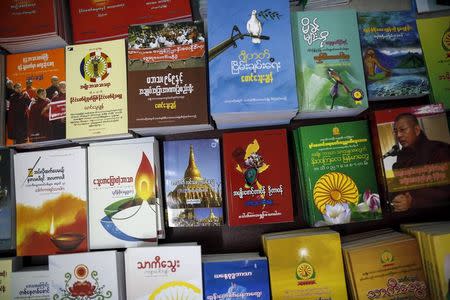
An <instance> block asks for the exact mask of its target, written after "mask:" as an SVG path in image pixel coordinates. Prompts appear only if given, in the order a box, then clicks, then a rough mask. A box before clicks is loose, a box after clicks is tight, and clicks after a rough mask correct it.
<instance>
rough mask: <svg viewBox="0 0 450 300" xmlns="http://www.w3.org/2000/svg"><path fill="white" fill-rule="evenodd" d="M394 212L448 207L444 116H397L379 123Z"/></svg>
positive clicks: (449, 155)
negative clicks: (390, 120)
mask: <svg viewBox="0 0 450 300" xmlns="http://www.w3.org/2000/svg"><path fill="white" fill-rule="evenodd" d="M377 126H378V133H379V138H380V146H381V150H382V154H383V158H382V159H383V166H384V172H385V176H386V182H387V186H388V190H389V199H388V203H389V204H390V206H391V208H392V210H393V211H394V212H407V211H410V210H417V209H421V208H425V207H443V206H447V205H450V174H449V173H450V172H449V166H450V144H449V143H450V135H449V132H448V127H447V120H446V116H445V113H441V114H434V115H433V114H428V115H426V114H424V115H417V116H416V115H414V114H412V113H409V112H404V113H400V114H398V115H397V116H396V117H395V119H394V121H393V122H389V123H384V124H378V125H377Z"/></svg>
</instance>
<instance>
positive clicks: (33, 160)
mask: <svg viewBox="0 0 450 300" xmlns="http://www.w3.org/2000/svg"><path fill="white" fill-rule="evenodd" d="M14 166H15V168H14V180H15V191H16V233H17V235H16V249H17V255H18V256H33V255H49V254H58V253H67V252H80V251H87V203H86V198H87V188H86V179H87V178H86V177H87V170H86V150H84V149H81V148H66V149H60V150H48V151H35V152H25V153H19V154H16V155H14Z"/></svg>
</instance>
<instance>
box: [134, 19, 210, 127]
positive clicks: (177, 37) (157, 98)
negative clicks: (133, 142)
mask: <svg viewBox="0 0 450 300" xmlns="http://www.w3.org/2000/svg"><path fill="white" fill-rule="evenodd" d="M205 50H206V41H205V32H204V29H203V23H201V22H180V23H164V24H154V25H134V26H130V28H129V37H128V126H129V127H130V128H136V129H139V128H145V127H160V126H164V127H165V126H178V125H196V124H208V123H209V118H208V101H207V89H206V67H205V65H206V58H205Z"/></svg>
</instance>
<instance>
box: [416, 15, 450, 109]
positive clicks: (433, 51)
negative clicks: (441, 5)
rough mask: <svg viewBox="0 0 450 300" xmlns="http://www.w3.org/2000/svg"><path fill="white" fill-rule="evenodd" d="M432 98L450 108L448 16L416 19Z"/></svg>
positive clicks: (449, 36) (449, 28)
mask: <svg viewBox="0 0 450 300" xmlns="http://www.w3.org/2000/svg"><path fill="white" fill-rule="evenodd" d="M417 29H418V30H419V36H420V40H421V42H422V49H423V53H424V56H425V63H426V65H427V71H428V77H429V78H430V83H431V90H432V94H433V100H434V102H436V103H444V106H445V108H446V109H450V16H445V17H440V18H429V19H417Z"/></svg>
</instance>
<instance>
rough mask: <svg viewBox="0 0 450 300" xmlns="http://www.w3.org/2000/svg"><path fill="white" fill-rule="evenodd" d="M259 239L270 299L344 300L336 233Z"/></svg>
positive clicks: (326, 231) (275, 235) (287, 234)
mask: <svg viewBox="0 0 450 300" xmlns="http://www.w3.org/2000/svg"><path fill="white" fill-rule="evenodd" d="M262 240H263V245H264V252H265V254H266V255H267V258H268V259H269V273H270V288H271V291H272V299H347V289H346V284H345V277H344V265H343V262H342V252H341V241H340V238H339V233H337V232H335V231H332V230H329V229H316V230H314V229H306V230H296V231H286V232H280V233H273V234H264V235H262ZM324 258H326V259H324Z"/></svg>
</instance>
